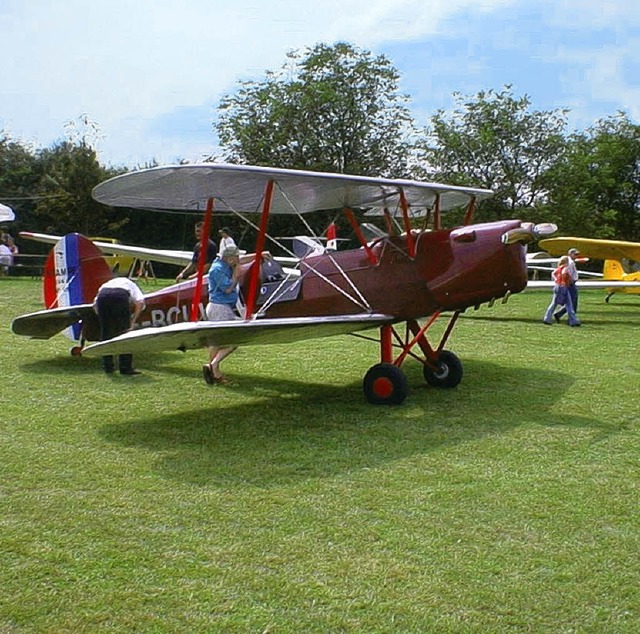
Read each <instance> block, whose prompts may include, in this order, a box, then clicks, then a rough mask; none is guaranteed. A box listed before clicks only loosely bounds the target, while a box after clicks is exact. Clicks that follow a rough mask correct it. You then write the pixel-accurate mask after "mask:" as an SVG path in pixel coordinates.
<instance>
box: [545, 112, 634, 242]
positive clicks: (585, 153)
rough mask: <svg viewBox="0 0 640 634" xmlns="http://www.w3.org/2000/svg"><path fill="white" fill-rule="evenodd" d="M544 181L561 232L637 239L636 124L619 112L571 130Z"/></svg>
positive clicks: (550, 206)
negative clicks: (577, 130) (561, 154)
mask: <svg viewBox="0 0 640 634" xmlns="http://www.w3.org/2000/svg"><path fill="white" fill-rule="evenodd" d="M548 181H549V182H548V186H549V190H550V192H551V195H550V203H549V208H550V210H551V212H552V213H554V214H556V216H557V217H558V218H559V219H560V220H559V223H560V224H561V229H562V230H563V231H564V232H565V233H571V234H573V235H579V236H588V237H596V238H616V239H620V240H640V217H639V215H640V126H638V125H635V124H633V123H632V122H631V121H630V120H629V118H628V117H627V115H626V114H625V113H622V112H621V113H618V115H617V116H612V117H608V118H605V119H602V120H600V121H598V122H597V123H596V124H595V125H594V126H593V127H591V128H589V129H587V130H586V131H585V132H583V133H577V134H574V135H573V136H572V137H571V138H570V140H569V144H568V146H567V151H566V153H565V155H564V157H563V160H562V161H561V162H560V163H558V164H557V165H556V166H555V167H554V169H553V170H551V171H550V172H549V174H548Z"/></svg>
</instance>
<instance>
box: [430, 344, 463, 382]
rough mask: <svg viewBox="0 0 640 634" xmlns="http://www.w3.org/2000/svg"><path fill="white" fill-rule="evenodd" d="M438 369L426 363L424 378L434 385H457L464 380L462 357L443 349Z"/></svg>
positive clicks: (438, 361)
mask: <svg viewBox="0 0 640 634" xmlns="http://www.w3.org/2000/svg"><path fill="white" fill-rule="evenodd" d="M436 363H437V365H438V369H437V370H434V369H433V368H431V367H429V366H428V365H425V366H424V367H423V370H422V372H423V374H424V380H425V381H426V382H427V383H428V384H429V385H431V386H433V387H455V386H456V385H458V383H460V381H461V380H462V363H461V362H460V359H459V358H458V357H457V356H456V355H455V354H453V352H449V350H443V351H442V352H441V353H440V356H439V357H438V360H437V362H436Z"/></svg>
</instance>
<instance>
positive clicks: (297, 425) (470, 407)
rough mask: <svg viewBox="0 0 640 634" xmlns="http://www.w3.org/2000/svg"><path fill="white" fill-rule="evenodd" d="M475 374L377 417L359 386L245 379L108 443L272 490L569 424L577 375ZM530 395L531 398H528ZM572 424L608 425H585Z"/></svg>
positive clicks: (197, 476)
mask: <svg viewBox="0 0 640 634" xmlns="http://www.w3.org/2000/svg"><path fill="white" fill-rule="evenodd" d="M467 368H468V372H467V376H466V377H465V381H466V383H465V386H464V387H459V388H457V389H456V390H455V391H451V390H437V389H432V388H426V387H423V386H422V385H421V377H418V376H417V375H415V374H414V373H410V374H409V382H410V384H411V386H412V388H413V389H412V392H413V401H412V404H411V405H409V406H407V405H405V406H402V407H396V408H372V406H371V405H370V404H367V403H366V402H365V401H364V400H363V399H362V398H361V397H360V390H359V385H358V384H357V383H356V382H354V383H350V384H347V385H344V386H337V387H336V386H335V385H323V384H313V383H311V384H310V383H303V382H299V381H291V380H282V379H274V378H268V377H264V376H251V375H246V374H244V375H241V376H238V377H237V380H238V385H237V386H236V387H233V388H222V387H212V388H205V387H204V386H203V393H202V405H201V406H200V407H197V408H194V407H191V408H190V409H186V408H185V409H183V410H174V411H172V412H170V413H167V414H164V415H157V416H149V417H147V418H143V419H132V420H124V421H122V422H116V423H110V424H106V425H104V426H102V427H101V428H100V429H99V434H100V435H101V436H102V437H103V438H104V439H105V440H106V441H107V442H110V443H114V444H118V445H122V446H124V447H138V448H143V449H145V450H147V451H152V452H156V453H157V469H158V471H159V472H160V473H161V474H162V475H163V477H166V478H168V479H172V480H178V481H182V482H188V483H191V484H196V485H203V486H211V485H215V486H221V487H236V486H255V487H257V488H269V487H273V486H281V485H286V484H287V483H290V482H293V481H296V480H300V479H315V478H326V477H333V476H335V475H337V474H341V473H349V472H355V471H359V470H366V469H374V468H378V467H380V466H383V465H385V464H387V463H390V462H394V461H397V460H401V459H405V458H408V457H411V456H416V455H428V454H430V453H432V452H437V451H438V450H439V449H441V448H444V447H447V446H449V445H452V444H457V443H461V442H469V441H473V440H474V439H479V438H481V437H483V436H485V435H487V434H499V433H501V432H508V431H509V430H511V429H513V428H516V427H518V425H519V424H520V423H521V421H523V420H526V421H527V424H531V423H533V424H536V423H538V424H540V425H545V426H549V425H558V426H562V425H566V424H567V421H566V420H565V419H563V418H561V417H560V416H559V415H558V414H555V413H553V412H552V406H553V403H554V400H555V399H557V398H560V397H561V396H562V394H563V393H564V392H565V391H566V390H567V389H569V387H570V386H571V385H572V383H573V379H572V377H571V376H570V374H568V373H563V372H559V371H553V370H540V369H534V370H532V369H530V368H509V367H500V366H496V365H493V364H489V363H485V362H481V361H469V362H468V366H467ZM488 374H490V376H491V380H490V381H487V375H488ZM419 385H420V387H417V386H419ZM550 385H552V386H553V390H549V389H548V386H550ZM532 386H534V388H533V389H532ZM227 389H232V390H235V391H237V392H239V393H241V394H243V396H248V397H257V398H256V399H255V400H253V401H252V402H250V403H242V404H238V405H228V406H224V405H223V406H218V407H216V403H215V399H216V392H217V390H227ZM523 391H529V392H530V394H529V395H528V397H527V398H526V399H523V398H522V393H523ZM356 395H357V396H356ZM488 403H489V404H488ZM518 403H521V404H520V405H518ZM488 407H491V409H492V411H493V408H495V416H494V417H490V421H491V422H490V423H488V422H486V421H484V422H479V421H478V417H477V414H478V411H482V409H484V410H485V411H486V409H487V408H488ZM570 424H571V426H576V425H577V426H580V427H602V425H603V423H602V422H601V421H598V420H596V419H589V418H585V417H582V418H581V417H575V418H573V419H572V420H571V421H570Z"/></svg>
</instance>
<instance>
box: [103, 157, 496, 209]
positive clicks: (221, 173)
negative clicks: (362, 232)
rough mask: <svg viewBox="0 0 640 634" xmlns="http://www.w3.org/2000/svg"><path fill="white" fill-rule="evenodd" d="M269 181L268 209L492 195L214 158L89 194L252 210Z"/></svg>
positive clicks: (419, 204)
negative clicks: (271, 185)
mask: <svg viewBox="0 0 640 634" xmlns="http://www.w3.org/2000/svg"><path fill="white" fill-rule="evenodd" d="M270 182H274V183H275V184H276V186H275V187H274V190H273V196H272V199H271V205H270V213H272V214H288V213H301V214H304V213H309V212H312V211H317V210H320V209H341V208H343V207H353V208H358V209H373V208H390V209H392V208H393V207H394V206H395V205H397V203H398V202H399V200H400V196H401V192H402V193H403V194H404V196H405V199H406V201H407V203H408V204H409V206H410V207H416V208H430V207H432V206H433V205H434V203H435V201H436V199H437V198H438V197H439V198H440V209H442V210H446V209H451V208H455V207H460V206H463V205H466V204H467V203H468V202H469V200H470V199H472V198H475V199H478V200H480V199H483V198H487V197H489V196H491V195H493V192H492V191H491V190H487V189H478V188H473V187H459V186H455V185H441V184H438V183H421V182H417V181H411V180H400V179H387V178H371V177H367V176H351V175H346V174H329V173H322V172H309V171H303V170H290V169H275V168H267V167H256V166H249V165H227V164H216V163H201V164H194V165H173V166H165V167H154V168H151V169H147V170H140V171H139V172H130V173H127V174H122V175H121V176H116V177H115V178H112V179H110V180H108V181H105V182H103V183H100V184H99V185H97V186H96V187H95V188H94V189H93V194H92V195H93V197H94V199H95V200H97V201H99V202H101V203H104V204H106V205H113V206H119V207H134V208H142V209H154V208H155V209H173V210H176V211H177V210H184V211H191V212H193V211H195V210H198V209H204V208H205V205H206V202H207V200H209V199H210V198H212V199H214V204H215V210H216V211H234V212H257V211H260V206H261V203H262V201H263V198H264V195H265V191H266V188H267V185H268V183H270Z"/></svg>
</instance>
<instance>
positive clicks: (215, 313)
mask: <svg viewBox="0 0 640 634" xmlns="http://www.w3.org/2000/svg"><path fill="white" fill-rule="evenodd" d="M206 313H207V319H208V320H209V321H232V320H234V319H240V317H238V315H236V313H235V312H234V310H233V306H231V305H230V304H212V303H211V302H209V303H208V304H207V310H206Z"/></svg>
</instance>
